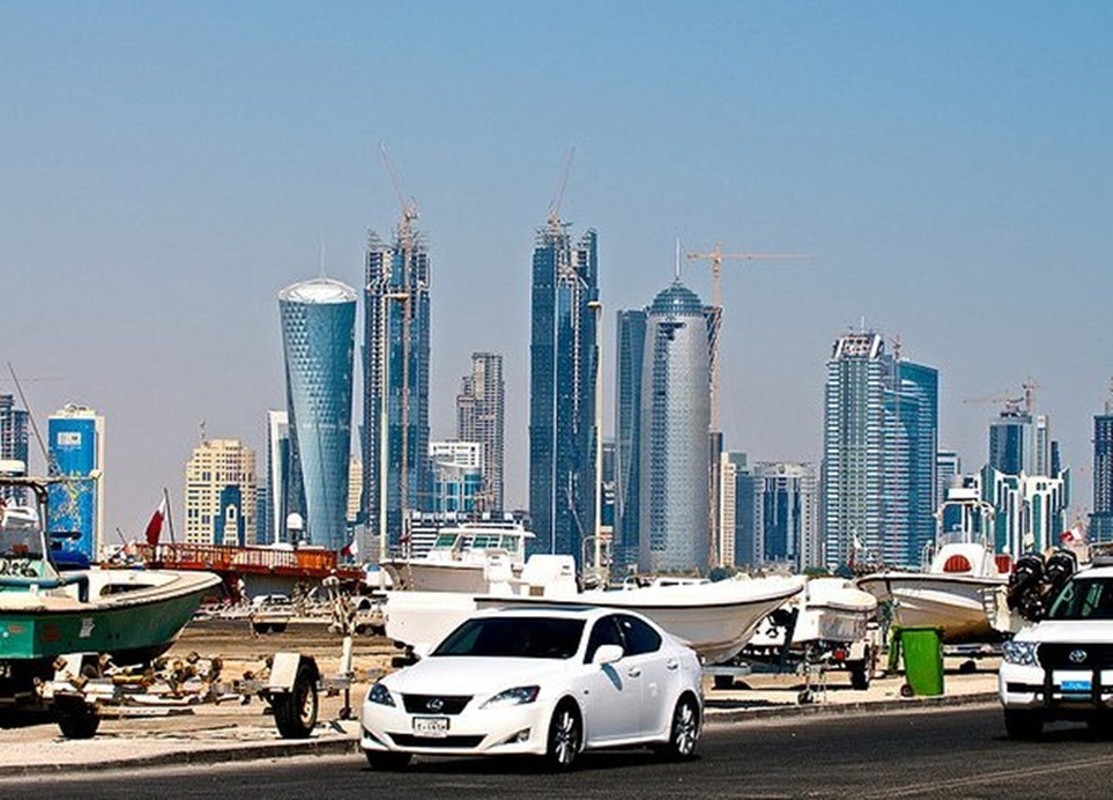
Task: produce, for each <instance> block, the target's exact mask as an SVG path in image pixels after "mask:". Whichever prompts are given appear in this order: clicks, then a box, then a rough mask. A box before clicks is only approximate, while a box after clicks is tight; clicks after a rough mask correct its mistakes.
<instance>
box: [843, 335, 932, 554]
mask: <svg viewBox="0 0 1113 800" xmlns="http://www.w3.org/2000/svg"><path fill="white" fill-rule="evenodd" d="M825 395H826V401H825V409H824V448H823V456H824V465H823V487H824V491H823V496H824V506H825V508H824V512H825V513H824V515H823V516H824V528H825V529H824V537H823V538H824V549H825V559H826V565H827V567H828V568H831V569H834V568H836V567H838V566H839V565H840V564H845V563H847V562H849V561H850V558H851V554H852V551H853V550H854V548H855V547H862V548H865V550H866V552H867V553H868V554H869V556H870V557H871V558H875V559H879V560H881V561H882V562H883V563H886V564H891V565H916V564H919V563H920V551H921V550H922V548H923V547H924V546H925V545H926V544H928V543H929V542H931V541H933V540H934V534H935V529H934V517H933V516H932V514H933V512H934V510H935V509H934V507H933V504H934V499H935V492H936V454H937V452H938V447H939V446H938V373H937V372H936V370H935V369H933V368H932V367H927V366H923V365H920V364H915V363H913V362H910V361H905V360H902V359H900V358H898V357H894V356H893V355H890V354H889V353H888V352H887V351H886V349H885V343H884V341H883V339H882V337H881V335H880V334H877V333H873V332H862V333H849V334H845V335H843V336H840V337H839V339H838V340H837V341H836V342H835V344H834V347H833V350H832V355H831V359H830V360H829V361H828V362H827V384H826V391H825Z"/></svg>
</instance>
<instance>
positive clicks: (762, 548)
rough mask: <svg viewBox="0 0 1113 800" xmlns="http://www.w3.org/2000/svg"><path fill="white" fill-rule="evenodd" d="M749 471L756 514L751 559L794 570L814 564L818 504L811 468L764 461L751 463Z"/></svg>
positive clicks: (813, 469)
mask: <svg viewBox="0 0 1113 800" xmlns="http://www.w3.org/2000/svg"><path fill="white" fill-rule="evenodd" d="M753 475H754V493H755V497H754V510H755V512H756V515H757V522H756V528H757V535H756V536H755V539H754V543H755V547H754V550H755V553H754V563H757V564H787V565H789V566H790V567H791V568H792V569H794V570H800V569H803V568H804V567H807V566H813V565H815V563H816V561H815V553H814V542H815V540H816V529H817V511H818V506H819V502H818V501H819V486H818V483H817V481H816V474H815V468H814V467H813V466H812V465H811V464H800V463H787V462H765V463H759V464H755V465H754V468H753ZM809 550H811V551H812V552H809Z"/></svg>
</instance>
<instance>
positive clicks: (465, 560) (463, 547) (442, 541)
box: [382, 521, 533, 593]
mask: <svg viewBox="0 0 1113 800" xmlns="http://www.w3.org/2000/svg"><path fill="white" fill-rule="evenodd" d="M532 538H533V534H532V533H531V532H530V531H527V530H526V529H525V528H524V527H522V525H521V523H518V522H510V521H507V522H490V521H484V522H463V523H461V524H459V525H455V526H452V527H445V528H441V529H440V531H439V532H438V533H437V536H436V538H435V539H434V541H433V546H432V547H431V548H430V549H429V550H428V552H426V553H424V554H423V555H421V556H418V557H412V558H394V559H388V560H386V561H383V562H382V567H383V568H384V569H385V570H386V571H387V573H388V574H389V575H390V578H391V581H392V585H393V586H394V587H395V588H396V589H406V590H412V591H419V592H471V593H484V592H487V591H488V590H489V588H490V577H489V576H490V575H491V573H492V572H500V571H501V570H502V569H503V564H506V565H508V566H509V568H510V571H511V574H512V575H514V576H517V575H520V574H521V571H522V568H523V566H524V564H525V551H526V542H527V541H528V540H529V539H532Z"/></svg>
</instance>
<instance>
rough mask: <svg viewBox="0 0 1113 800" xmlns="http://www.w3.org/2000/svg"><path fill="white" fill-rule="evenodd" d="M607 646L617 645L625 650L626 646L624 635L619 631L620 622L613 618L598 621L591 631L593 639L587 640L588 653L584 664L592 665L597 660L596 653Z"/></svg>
mask: <svg viewBox="0 0 1113 800" xmlns="http://www.w3.org/2000/svg"><path fill="white" fill-rule="evenodd" d="M605 644H617V645H618V646H619V647H621V648H622V649H623V650H625V649H626V645H625V643H624V642H623V640H622V633H621V631H619V629H618V620H616V619H615V618H614V617H613V616H610V617H603V618H602V619H600V620H597V621H596V623H595V627H594V628H592V629H591V637H590V638H589V639H588V640H587V652H586V653H585V654H584V663H585V664H590V663H591V659H593V658H595V651H596V650H598V649H599V648H600V646H602V645H605Z"/></svg>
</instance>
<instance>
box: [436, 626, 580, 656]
mask: <svg viewBox="0 0 1113 800" xmlns="http://www.w3.org/2000/svg"><path fill="white" fill-rule="evenodd" d="M583 631H584V621H583V620H582V619H564V618H560V617H482V618H479V619H469V620H467V621H466V622H464V623H462V624H461V625H460V627H458V628H457V629H456V630H454V631H453V632H452V633H450V634H449V635H448V637H447V638H445V640H444V641H443V642H441V643H440V644H439V645H437V649H436V650H434V651H433V653H432V654H433V655H434V656H488V657H489V656H496V657H502V658H553V659H567V658H571V657H572V656H574V655H575V654H576V652H577V651H578V650H579V649H580V638H581V636H582V635H583Z"/></svg>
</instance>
